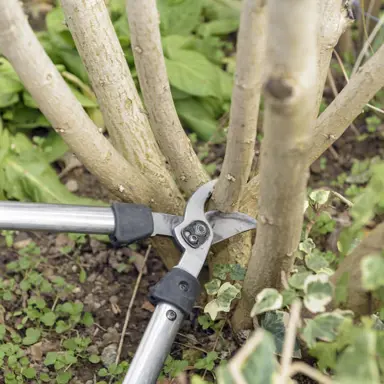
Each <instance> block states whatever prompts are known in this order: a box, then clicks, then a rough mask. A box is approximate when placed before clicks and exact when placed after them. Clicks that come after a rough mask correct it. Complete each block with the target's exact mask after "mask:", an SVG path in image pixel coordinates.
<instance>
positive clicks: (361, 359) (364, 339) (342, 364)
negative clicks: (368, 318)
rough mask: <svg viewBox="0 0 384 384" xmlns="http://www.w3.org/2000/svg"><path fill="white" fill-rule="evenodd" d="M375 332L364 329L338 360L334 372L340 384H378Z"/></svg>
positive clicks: (379, 381)
mask: <svg viewBox="0 0 384 384" xmlns="http://www.w3.org/2000/svg"><path fill="white" fill-rule="evenodd" d="M376 342H377V335H376V332H374V331H372V330H369V329H364V330H361V331H360V333H359V334H358V335H357V337H356V339H355V340H354V343H353V344H352V345H350V346H349V347H347V348H346V350H345V351H344V352H343V353H342V355H341V356H340V358H339V359H338V362H337V365H336V368H335V371H336V380H337V382H338V383H340V384H361V383H370V384H380V383H381V380H380V373H379V367H378V364H377V360H376V359H375V358H373V356H375V355H376Z"/></svg>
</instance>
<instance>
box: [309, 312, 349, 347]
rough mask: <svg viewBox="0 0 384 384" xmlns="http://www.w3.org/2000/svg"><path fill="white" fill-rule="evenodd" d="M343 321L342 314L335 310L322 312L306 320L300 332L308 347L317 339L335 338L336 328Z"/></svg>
mask: <svg viewBox="0 0 384 384" xmlns="http://www.w3.org/2000/svg"><path fill="white" fill-rule="evenodd" d="M343 321H344V316H342V315H341V314H339V313H337V312H331V313H322V314H320V315H317V316H316V317H315V318H314V319H311V320H308V321H307V324H306V326H305V327H304V330H303V332H302V338H303V339H304V341H305V342H306V343H307V345H308V347H309V348H312V347H314V346H315V344H316V342H317V341H319V340H322V341H327V342H331V341H334V340H335V339H336V336H337V333H338V330H339V328H340V326H341V324H342V323H343Z"/></svg>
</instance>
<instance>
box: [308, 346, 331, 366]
mask: <svg viewBox="0 0 384 384" xmlns="http://www.w3.org/2000/svg"><path fill="white" fill-rule="evenodd" d="M309 353H310V355H311V356H313V357H316V359H317V362H316V364H317V366H318V367H319V369H320V370H321V371H326V370H327V369H334V368H335V365H336V361H337V353H338V348H337V343H335V342H333V343H322V342H319V343H316V344H315V345H314V346H313V348H311V349H310V351H309Z"/></svg>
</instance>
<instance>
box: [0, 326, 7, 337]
mask: <svg viewBox="0 0 384 384" xmlns="http://www.w3.org/2000/svg"><path fill="white" fill-rule="evenodd" d="M6 332H7V330H6V329H5V325H4V324H0V341H1V340H3V339H4V336H5V333H6Z"/></svg>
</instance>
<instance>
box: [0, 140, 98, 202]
mask: <svg viewBox="0 0 384 384" xmlns="http://www.w3.org/2000/svg"><path fill="white" fill-rule="evenodd" d="M12 145H13V148H14V149H13V150H12V152H9V153H8V155H7V156H6V157H5V158H4V159H3V169H2V170H0V175H1V174H3V177H4V179H5V180H6V182H5V183H4V184H3V185H2V187H3V188H5V192H6V196H7V197H8V198H9V199H11V198H14V199H17V200H21V201H26V200H27V201H35V202H46V203H64V204H85V205H89V204H93V205H94V204H98V202H96V201H93V200H91V199H87V198H82V197H78V196H76V195H74V194H72V193H71V192H69V191H68V189H67V188H66V187H65V186H64V185H63V184H61V182H60V180H59V178H58V176H57V174H56V172H55V171H54V170H53V169H52V168H51V167H50V165H49V163H48V162H47V161H46V160H45V157H44V154H42V153H41V152H40V151H39V150H37V149H36V148H34V147H33V145H32V143H31V142H30V141H29V140H28V139H27V137H26V136H25V135H23V134H21V133H18V134H16V135H15V136H14V137H12Z"/></svg>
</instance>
